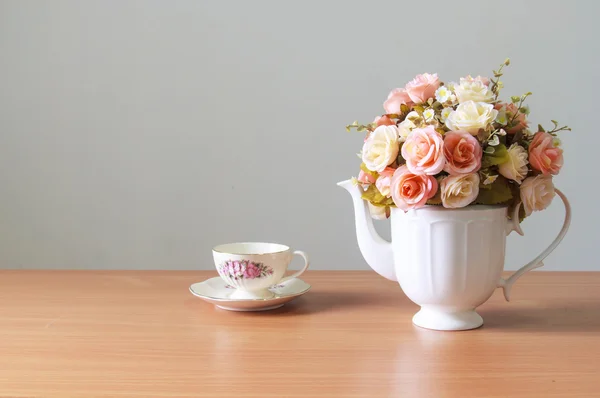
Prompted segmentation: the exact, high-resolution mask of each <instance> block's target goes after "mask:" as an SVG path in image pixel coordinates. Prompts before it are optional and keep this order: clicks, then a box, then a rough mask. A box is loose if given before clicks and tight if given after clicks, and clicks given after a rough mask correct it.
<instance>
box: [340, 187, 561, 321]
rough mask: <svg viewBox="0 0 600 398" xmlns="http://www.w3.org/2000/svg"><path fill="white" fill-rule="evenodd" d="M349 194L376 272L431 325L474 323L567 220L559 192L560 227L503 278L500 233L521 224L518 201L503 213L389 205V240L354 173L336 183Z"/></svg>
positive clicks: (475, 207)
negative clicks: (395, 286) (496, 293)
mask: <svg viewBox="0 0 600 398" xmlns="http://www.w3.org/2000/svg"><path fill="white" fill-rule="evenodd" d="M338 185H339V186H341V187H342V188H344V189H346V190H347V191H348V192H349V193H350V194H351V195H352V199H353V201H354V217H355V219H356V237H357V240H358V246H359V248H360V251H361V253H362V255H363V257H364V259H365V261H366V262H367V264H368V265H369V266H370V267H371V268H372V269H373V270H374V271H376V272H377V273H378V274H380V275H381V276H383V277H385V278H387V279H390V280H392V281H397V282H398V283H399V284H400V287H401V288H402V290H403V291H404V293H405V294H406V295H407V296H408V298H409V299H410V300H412V301H413V302H414V303H416V304H418V305H419V306H420V307H421V309H420V311H419V312H417V313H416V314H415V315H414V317H413V323H414V324H415V325H417V326H420V327H424V328H428V329H436V330H466V329H474V328H477V327H480V326H481V325H482V324H483V319H482V318H481V316H480V315H479V314H478V313H477V312H476V311H475V309H476V308H477V307H478V306H480V305H481V304H483V303H485V302H486V301H487V300H488V299H489V298H490V297H491V295H492V294H493V292H494V290H495V289H496V288H497V287H501V288H502V289H503V290H504V297H505V298H506V300H507V301H508V300H509V298H510V290H511V287H512V285H513V284H514V283H515V282H516V281H517V279H519V277H521V276H522V275H523V274H524V273H525V272H527V271H530V270H532V269H534V268H537V267H541V266H542V265H543V262H542V260H543V259H544V258H546V257H547V256H548V255H549V254H550V253H551V252H552V251H553V250H554V249H555V248H556V246H558V244H559V243H560V241H561V240H562V239H563V237H564V236H565V234H566V233H567V230H568V228H569V224H570V222H571V207H570V205H569V201H568V200H567V198H566V197H565V195H564V194H563V193H562V192H560V191H559V190H558V189H556V193H557V194H558V196H560V198H561V199H562V201H563V203H564V205H565V209H566V215H565V220H564V224H563V226H562V229H561V230H560V233H559V234H558V236H557V237H556V239H554V241H553V242H552V243H551V244H550V246H548V248H547V249H546V250H544V251H543V252H542V253H541V254H540V255H539V256H537V257H536V258H535V259H533V260H532V261H531V262H529V263H528V264H526V265H525V266H523V267H522V268H521V269H519V270H518V271H517V272H515V273H514V274H513V275H512V276H511V277H510V278H508V279H503V278H502V276H501V274H502V271H503V270H504V254H505V247H506V236H507V235H508V234H509V233H510V232H512V231H516V232H517V233H519V234H520V235H523V231H522V230H521V227H520V225H519V217H518V214H519V213H518V212H519V207H520V205H519V206H516V208H515V209H514V213H513V217H511V219H509V218H508V217H507V215H508V214H507V211H508V207H507V206H485V205H471V206H467V207H463V208H460V209H447V208H443V207H441V206H425V207H423V208H420V209H416V210H409V211H408V212H404V211H403V210H401V209H398V208H395V207H394V208H392V209H391V214H390V220H391V236H392V242H388V241H386V240H384V239H383V238H381V237H380V236H379V235H378V234H377V232H376V231H375V228H374V226H373V221H372V217H371V214H370V210H369V207H368V206H367V201H366V200H364V199H363V198H362V196H361V195H362V192H363V190H362V188H361V187H360V186H358V185H355V184H353V182H352V180H346V181H342V182H339V183H338Z"/></svg>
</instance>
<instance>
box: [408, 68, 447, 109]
mask: <svg viewBox="0 0 600 398" xmlns="http://www.w3.org/2000/svg"><path fill="white" fill-rule="evenodd" d="M439 86H440V79H439V78H438V75H437V73H434V74H429V73H423V74H422V75H417V76H415V78H414V79H412V80H411V81H410V82H408V83H407V84H406V87H405V88H406V93H407V94H408V96H409V97H410V99H411V101H413V102H414V103H416V104H419V103H424V102H427V100H428V99H429V98H433V97H434V96H435V91H436V90H437V88H438V87H439Z"/></svg>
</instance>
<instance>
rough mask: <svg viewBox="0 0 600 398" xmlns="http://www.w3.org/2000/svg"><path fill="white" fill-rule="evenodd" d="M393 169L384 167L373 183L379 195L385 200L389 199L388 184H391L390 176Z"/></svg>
mask: <svg viewBox="0 0 600 398" xmlns="http://www.w3.org/2000/svg"><path fill="white" fill-rule="evenodd" d="M394 171H395V170H394V169H393V168H391V167H386V168H385V170H383V171H382V172H381V173H379V177H378V178H377V181H376V182H375V186H376V187H377V189H378V190H379V192H381V194H382V195H383V196H385V197H387V198H389V197H390V195H391V192H390V184H391V183H392V176H393V175H394Z"/></svg>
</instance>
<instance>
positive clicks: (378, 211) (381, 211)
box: [367, 202, 390, 220]
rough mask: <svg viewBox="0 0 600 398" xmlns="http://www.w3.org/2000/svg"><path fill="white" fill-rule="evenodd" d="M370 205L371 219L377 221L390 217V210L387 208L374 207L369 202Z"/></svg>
mask: <svg viewBox="0 0 600 398" xmlns="http://www.w3.org/2000/svg"><path fill="white" fill-rule="evenodd" d="M367 203H368V205H369V212H370V213H371V217H372V218H373V219H375V220H385V219H386V218H388V217H389V216H390V208H389V207H385V206H373V205H372V204H371V202H367Z"/></svg>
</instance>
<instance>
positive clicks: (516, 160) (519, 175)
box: [498, 144, 528, 184]
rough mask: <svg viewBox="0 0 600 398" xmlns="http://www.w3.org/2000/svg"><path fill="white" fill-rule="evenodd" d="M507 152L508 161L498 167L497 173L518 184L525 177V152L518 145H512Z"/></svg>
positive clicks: (526, 170)
mask: <svg viewBox="0 0 600 398" xmlns="http://www.w3.org/2000/svg"><path fill="white" fill-rule="evenodd" d="M507 152H508V160H507V161H506V162H504V163H502V164H500V165H499V166H498V172H499V173H500V174H502V175H503V176H504V177H506V178H508V179H509V180H514V181H516V182H517V183H518V184H520V183H521V182H523V179H524V178H525V177H527V172H528V168H527V151H526V150H525V148H523V147H522V146H520V145H519V144H512V145H511V146H510V147H509V148H508V150H507Z"/></svg>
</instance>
